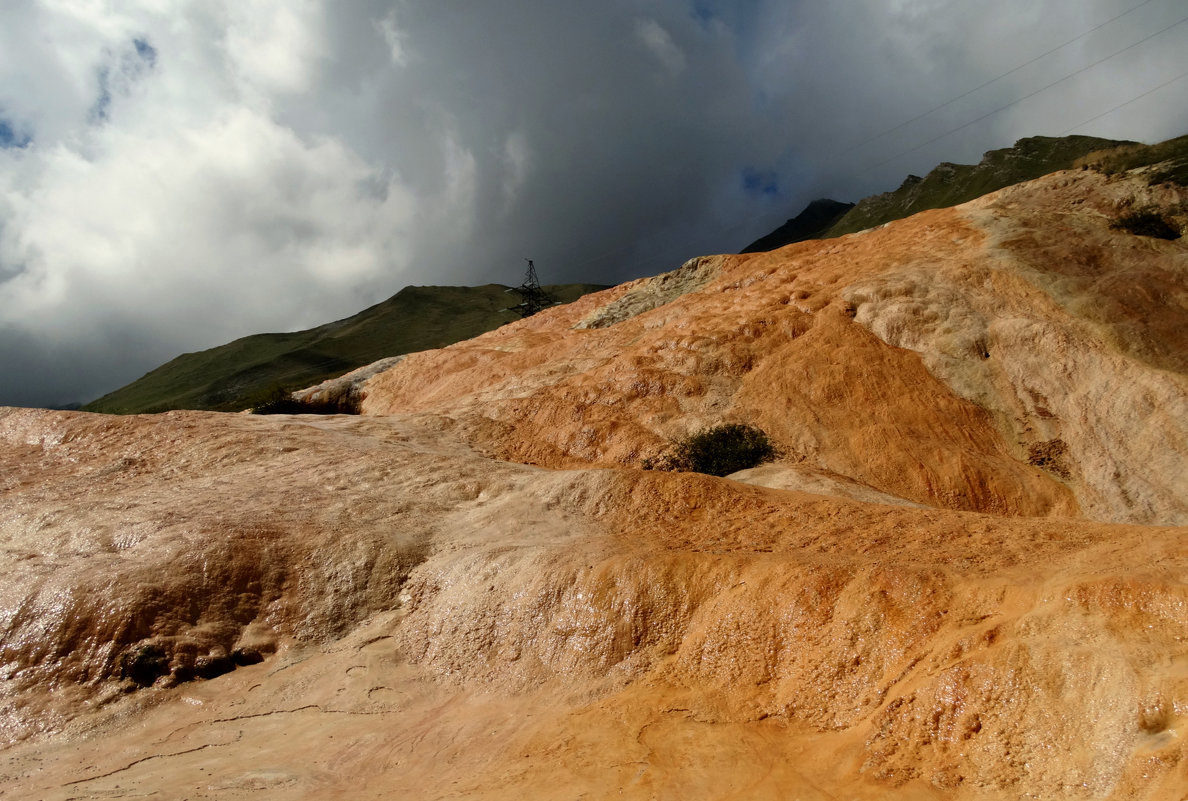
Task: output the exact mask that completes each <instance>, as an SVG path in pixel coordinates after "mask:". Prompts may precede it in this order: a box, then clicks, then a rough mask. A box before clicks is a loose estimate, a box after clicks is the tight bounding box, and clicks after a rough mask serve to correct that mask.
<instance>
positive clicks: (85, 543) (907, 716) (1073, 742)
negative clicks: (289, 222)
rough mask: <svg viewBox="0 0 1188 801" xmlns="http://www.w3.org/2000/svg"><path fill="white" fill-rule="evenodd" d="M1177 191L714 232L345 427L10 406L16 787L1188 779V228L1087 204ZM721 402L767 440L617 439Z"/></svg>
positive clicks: (1110, 186) (465, 357)
mask: <svg viewBox="0 0 1188 801" xmlns="http://www.w3.org/2000/svg"><path fill="white" fill-rule="evenodd" d="M1183 201H1184V197H1183V196H1182V193H1181V192H1180V190H1175V189H1172V188H1168V187H1158V186H1156V187H1150V186H1147V184H1146V182H1145V181H1141V180H1136V179H1132V178H1129V177H1125V176H1114V177H1106V176H1103V175H1100V174H1098V173H1094V172H1077V173H1064V174H1058V175H1055V176H1050V177H1048V178H1044V179H1042V180H1040V181H1038V182H1033V183H1032V184H1028V185H1024V186H1019V187H1015V188H1012V189H1008V190H1004V191H1003V192H999V193H997V194H995V195H991V196H988V197H986V198H984V199H982V200H979V201H977V202H975V203H973V204H969V205H966V206H964V207H960V208H957V209H946V210H938V211H932V212H928V213H925V214H921V215H917V216H915V217H913V218H911V219H908V220H904V221H901V222H898V223H895V224H892V225H889V226H886V227H884V228H880V229H877V230H872V231H867V232H865V233H862V234H859V235H855V236H848V237H843V238H841V239H838V240H832V241H829V242H805V243H799V244H794V245H790V246H788V247H786V248H783V249H781V250H777V251H774V252H769V253H763V254H751V255H741V256H722V257H713V258H709V259H703V260H698V261H695V262H693V263H691V264H690V265H687V266H686V267H685V268H682V270H680V271H677V272H675V273H672V274H668V275H666V276H661V277H658V278H656V279H650V280H645V281H640V282H634V283H632V284H629V285H625V286H622V287H617V288H614V289H611V290H607V291H605V292H601V293H598V294H596V295H588V296H586V297H584V298H582V299H581V300H579V301H577V302H575V303H573V304H570V305H568V306H563V307H557V308H554V309H549V310H546V311H544V312H542V313H540V314H538V315H535V316H533V317H530V318H527V319H525V320H522V321H520V322H517V323H513V324H511V325H509V326H506V327H504V328H502V329H500V330H498V331H494V332H492V333H489V334H486V335H484V336H482V337H479V338H477V339H474V340H471V341H468V342H464V343H459V344H456V345H453V346H450V347H448V348H443V349H439V350H431V351H423V352H420V353H414V354H410V355H408V356H407V357H405V358H403V359H401V360H400V361H399V362H397V363H393V364H386V365H377V366H376V368H375V372H374V375H371V376H370V377H367V375H366V374H361V375H356V376H354V377H353V378H351V379H348V380H347V381H346V382H344V383H343V384H342V386H343V387H347V388H348V389H350V391H352V392H357V393H358V395H359V396H360V397H362V405H363V411H364V412H365V414H364V415H363V416H348V415H336V416H326V417H318V416H312V415H308V416H307V415H296V416H290V415H276V416H271V417H256V416H251V415H224V414H215V413H201V412H187V413H178V412H175V413H169V414H166V415H158V416H142V417H124V418H114V417H107V416H101V415H91V414H83V413H70V412H50V411H44V410H16V409H10V410H0V465H3V472H2V473H0V499H2V501H3V502H2V503H0V542H3V545H4V547H3V549H2V550H0V567H2V568H3V570H4V573H5V576H6V577H7V581H6V582H5V585H4V587H2V588H0V656H2V657H3V658H2V660H0V664H2V665H3V672H2V673H0V692H2V693H3V706H2V707H0V721H2V728H0V733H2V734H3V736H4V743H5V745H4V747H3V752H2V753H3V755H4V765H5V767H4V771H3V775H4V784H3V789H4V791H6V792H10V793H12V794H13V797H22V798H26V797H28V798H47V799H48V798H71V797H74V798H78V797H92V798H97V797H115V798H119V797H136V796H144V795H150V794H154V793H155V794H157V795H160V796H162V797H177V798H185V797H212V798H227V799H234V798H246V797H248V796H249V795H253V796H258V795H259V794H260V793H261V792H264V793H265V794H266V795H267V796H268V797H270V798H271V797H276V798H348V797H349V798H381V797H396V796H401V795H408V796H412V797H418V798H447V797H448V798H474V799H478V798H482V799H517V801H522V799H525V798H553V797H556V795H557V792H558V789H557V788H559V787H564V788H565V793H567V794H571V795H574V796H575V797H576V796H583V795H585V796H588V797H616V798H618V797H622V798H637V799H647V798H676V797H679V798H691V799H720V798H728V797H746V798H755V799H783V798H788V797H803V798H820V799H824V798H837V797H845V798H854V799H875V798H879V799H885V798H892V799H919V798H955V799H971V800H972V799H1000V798H1021V797H1042V798H1051V799H1097V798H1116V799H1150V801H1156V799H1165V798H1178V797H1182V796H1183V795H1184V794H1185V792H1188V781H1186V780H1185V777H1184V772H1183V765H1184V759H1185V757H1186V756H1188V747H1186V745H1185V741H1184V739H1183V736H1182V730H1183V726H1184V719H1185V715H1186V714H1188V713H1186V710H1188V682H1186V681H1185V675H1188V674H1186V673H1185V670H1184V665H1185V664H1188V647H1186V646H1185V644H1184V641H1183V640H1184V637H1183V632H1184V631H1185V626H1186V624H1188V617H1186V614H1188V613H1186V612H1185V609H1188V589H1186V588H1185V584H1184V581H1183V576H1184V575H1185V570H1186V569H1188V546H1186V545H1185V543H1186V542H1188V528H1185V527H1183V526H1182V525H1180V527H1176V526H1175V525H1173V524H1182V523H1183V522H1184V521H1185V507H1184V499H1185V498H1186V497H1188V492H1186V491H1185V490H1186V488H1185V486H1184V484H1183V481H1184V478H1183V477H1184V476H1185V475H1186V474H1188V471H1186V470H1185V469H1184V466H1185V436H1184V432H1185V427H1186V425H1188V423H1185V421H1186V420H1188V416H1186V415H1185V414H1184V403H1185V398H1186V397H1188V391H1186V390H1188V386H1186V385H1185V369H1184V365H1182V364H1181V363H1180V361H1179V360H1180V359H1182V357H1183V354H1184V353H1185V352H1188V351H1186V350H1185V348H1184V345H1185V344H1188V343H1184V342H1183V341H1182V339H1180V338H1181V337H1183V336H1185V335H1184V333H1183V331H1184V330H1186V329H1185V327H1184V326H1183V321H1184V319H1185V316H1186V315H1185V306H1184V303H1183V298H1185V297H1188V291H1185V281H1186V269H1185V268H1186V260H1185V259H1186V255H1185V254H1186V253H1188V251H1186V250H1185V248H1186V247H1188V246H1186V245H1184V244H1183V243H1182V241H1165V240H1152V239H1148V238H1141V237H1136V236H1134V235H1132V234H1128V233H1125V232H1123V231H1118V230H1115V229H1113V228H1111V227H1110V222H1111V220H1112V219H1113V218H1114V217H1116V215H1117V214H1118V213H1119V211H1120V210H1122V209H1125V208H1129V207H1131V206H1133V205H1134V204H1139V203H1141V204H1143V205H1154V206H1158V207H1160V208H1165V209H1167V210H1168V213H1169V214H1171V215H1172V216H1173V217H1175V219H1177V220H1181V218H1180V217H1176V215H1177V214H1180V212H1178V211H1176V209H1177V208H1180V207H1179V206H1177V204H1180V203H1182V202H1183ZM1179 224H1183V221H1182V220H1181V221H1180V223H1179ZM322 389H323V390H325V389H333V388H332V387H323V388H322ZM339 389H341V387H340V388H339ZM724 420H729V421H738V422H746V423H750V424H753V425H758V426H760V427H762V428H763V429H764V430H765V431H767V432H768V434H769V435H770V436H771V438H772V439H773V440H774V441H775V442H776V444H777V445H778V446H779V449H780V452H781V455H780V457H779V459H778V460H777V461H775V462H773V463H771V464H767V465H764V466H761V467H759V468H755V469H752V470H748V471H744V472H742V473H739V474H735V475H734V476H730V477H727V478H714V477H710V476H704V475H699V474H692V473H675V472H662V471H653V470H644V469H641V467H640V463H641V459H642V458H643V457H645V456H648V455H651V454H653V453H655V452H657V450H658V449H660V448H662V447H663V446H664V444H665V443H666V442H667V441H668V440H669V439H670V438H672V437H676V436H679V435H682V434H684V433H686V432H689V431H692V430H695V429H698V428H701V427H703V426H705V425H707V424H710V423H714V422H718V421H724Z"/></svg>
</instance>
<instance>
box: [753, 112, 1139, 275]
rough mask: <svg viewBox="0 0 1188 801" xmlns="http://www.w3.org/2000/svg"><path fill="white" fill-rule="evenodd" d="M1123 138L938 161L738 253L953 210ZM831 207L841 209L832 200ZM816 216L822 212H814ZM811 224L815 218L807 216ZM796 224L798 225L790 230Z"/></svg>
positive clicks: (1045, 141)
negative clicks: (823, 218) (833, 213)
mask: <svg viewBox="0 0 1188 801" xmlns="http://www.w3.org/2000/svg"><path fill="white" fill-rule="evenodd" d="M1138 144H1139V143H1138V142H1132V141H1130V140H1125V139H1102V138H1099V137H1095V136H1079V135H1073V136H1060V137H1051V136H1028V137H1024V138H1022V139H1019V140H1018V141H1016V142H1015V144H1014V145H1012V146H1011V147H1007V148H999V149H996V150H988V151H986V152H985V153H984V154H982V159H981V161H979V162H978V163H977V164H954V163H952V162H941V163H940V164H938V165H937V166H936V167H934V168H933V169H932V170H931V171H930V172H929V173H928V174H927V175H926V176H924V177H923V178H921V177H920V176H918V175H909V176H907V177H906V178H904V180H903V183H902V184H900V186H899V188H898V189H895V190H893V191H891V192H883V193H879V194H874V195H870V196H868V197H865V198H863V199H862V200H859V201H858V202H857V203H851V204H849V206H850V208H849V209H847V210H846V211H845V212H844V213H841V214H839V216H838V217H837V218H836V219H834V220H832V221H830V222H828V224H819V225H818V224H816V223H815V222H808V220H806V223H807V224H805V223H798V221H800V220H801V218H802V217H804V215H806V214H809V213H810V210H812V209H813V208H814V205H815V204H820V203H822V201H821V200H815V201H813V202H812V203H810V204H809V206H808V207H806V208H805V210H804V211H803V212H801V214H800V215H799V216H797V217H795V218H793V219H791V220H789V221H788V222H787V223H785V224H784V225H782V226H780V227H779V228H777V229H776V230H775V231H772V232H771V233H769V234H767V235H765V236H763V237H760V238H759V239H757V240H755V241H754V242H752V243H751V244H750V245H747V247H745V248H744V249H743V250H741V251H740V252H741V253H750V252H754V251H756V250H771V249H773V248H774V247H781V246H783V245H787V244H791V243H792V242H801V241H804V240H806V239H831V238H833V237H837V236H843V235H844V234H850V233H854V232H856V231H861V230H864V229H866V228H872V227H874V226H876V225H882V224H884V223H888V222H891V221H892V220H900V219H903V218H904V217H908V216H910V215H912V214H915V213H917V212H920V211H927V210H928V209H936V208H944V207H946V206H955V205H957V204H959V203H965V202H966V201H970V200H973V199H974V198H977V197H981V196H982V195H985V194H988V193H990V192H993V191H996V190H998V189H1002V188H1004V187H1007V186H1011V185H1013V184H1017V183H1021V182H1023V181H1029V180H1032V179H1034V178H1039V177H1040V176H1042V175H1047V174H1048V173H1052V172H1056V171H1058V170H1066V169H1068V168H1070V167H1072V166H1073V165H1074V164H1076V163H1077V161H1078V160H1079V159H1083V158H1085V157H1086V156H1089V155H1090V154H1092V153H1096V152H1099V151H1105V150H1114V149H1117V148H1120V147H1130V146H1136V145H1138ZM828 202H829V203H833V204H839V205H841V204H840V203H839V201H836V200H830V201H828ZM815 214H816V216H820V212H816V213H815ZM809 219H810V220H815V219H816V217H815V216H810V218H809ZM794 223H796V224H795V225H794Z"/></svg>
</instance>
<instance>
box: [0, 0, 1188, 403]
mask: <svg viewBox="0 0 1188 801" xmlns="http://www.w3.org/2000/svg"><path fill="white" fill-rule="evenodd" d="M1130 9H1133V10H1131V11H1129V13H1125V15H1124V16H1122V17H1121V18H1120V19H1117V20H1115V21H1113V22H1109V23H1108V24H1106V25H1104V26H1102V27H1101V28H1100V29H1099V30H1096V31H1094V32H1093V33H1090V34H1089V35H1087V36H1083V37H1081V38H1079V39H1076V41H1073V42H1072V43H1071V44H1069V45H1068V46H1066V47H1062V48H1060V49H1058V50H1056V51H1055V52H1053V53H1051V54H1049V55H1047V56H1044V57H1043V58H1039V59H1037V60H1035V61H1034V62H1033V63H1030V64H1027V62H1028V61H1031V60H1032V59H1036V57H1037V56H1040V55H1041V54H1044V53H1045V52H1047V51H1049V50H1052V49H1053V48H1056V47H1057V46H1058V45H1061V44H1064V43H1066V42H1069V40H1072V39H1074V38H1075V37H1078V36H1079V35H1080V34H1083V33H1086V32H1088V31H1090V30H1092V29H1093V28H1094V27H1095V26H1098V25H1102V23H1106V22H1107V21H1109V20H1111V19H1113V18H1114V17H1118V16H1119V15H1122V14H1124V12H1127V11H1128V10H1130ZM1184 17H1188V9H1186V8H1185V6H1184V4H1183V2H1182V0H1147V1H1146V2H1141V0H1053V1H1052V2H1044V3H1036V2H1033V0H999V2H996V3H983V2H973V1H972V0H970V1H969V2H965V1H964V0H962V1H961V2H942V1H941V0H843V1H841V2H830V3H824V2H808V1H807V0H806V1H805V2H787V1H785V2H765V1H764V0H751V1H750V2H748V1H746V0H742V1H741V2H739V1H737V0H735V1H732V2H727V1H726V0H722V1H721V2H717V1H716V0H652V1H651V2H640V0H630V1H627V0H607V2H601V3H589V2H568V1H565V2H561V1H559V0H538V1H526V0H509V2H498V3H495V2H480V0H471V2H457V1H453V0H436V1H434V2H430V1H429V0H425V1H424V2H402V1H401V0H340V1H339V2H331V1H330V0H194V1H193V2H186V1H185V0H6V2H5V3H4V4H3V7H2V9H0V404H12V405H54V404H62V403H68V402H72V401H87V400H92V399H94V398H95V397H98V396H99V395H101V394H103V393H104V392H107V391H110V390H112V389H115V388H116V387H119V386H121V385H123V384H125V383H127V382H128V381H131V380H133V379H135V378H137V377H138V376H140V375H141V374H143V373H144V372H146V371H147V370H149V369H151V368H153V367H155V366H157V365H159V364H161V363H162V362H164V361H167V360H168V359H170V358H172V357H173V356H176V355H177V354H179V353H181V352H185V351H193V350H200V349H203V348H207V347H211V346H214V345H218V344H221V343H223V342H227V341H229V340H231V339H234V338H236V337H239V336H243V335H246V334H250V333H257V332H262V331H281V330H294V329H299V328H305V327H309V326H312V325H317V324H320V323H323V322H327V321H329V320H332V319H336V318H340V317H344V316H347V315H350V314H353V313H354V312H356V311H359V310H361V309H362V308H364V307H365V306H367V305H370V304H372V303H376V302H378V301H380V300H382V299H384V298H386V297H388V296H390V295H391V294H393V293H395V292H396V291H397V290H399V289H400V288H401V287H403V286H406V285H410V284H479V283H486V282H491V281H494V282H499V283H505V284H516V283H518V282H519V281H520V279H521V278H522V270H523V266H524V265H523V258H525V257H529V258H533V259H535V261H536V265H537V267H538V270H539V272H540V275H541V278H542V280H543V281H545V282H547V283H552V282H563V281H589V282H600V283H617V282H619V281H622V280H626V279H629V278H634V277H638V276H641V275H649V274H654V273H657V272H661V271H663V270H667V269H671V268H674V267H676V266H679V264H680V263H681V262H682V261H683V260H684V259H686V258H689V257H691V256H694V255H698V254H702V253H710V252H727V251H737V250H738V249H739V248H741V247H743V246H744V245H746V244H747V243H748V242H750V241H751V240H753V239H755V238H757V237H758V236H760V235H762V234H764V233H767V232H768V231H770V230H771V229H772V228H774V227H776V226H777V225H779V224H780V223H782V222H783V221H784V220H785V219H786V218H787V217H790V216H792V215H794V214H796V213H797V212H798V211H799V210H800V209H801V208H802V207H803V206H804V204H805V203H807V202H808V201H809V200H812V199H813V198H815V197H821V196H829V197H833V198H836V199H839V200H857V199H859V198H860V197H862V196H864V195H867V194H870V193H873V192H877V191H885V190H888V189H893V188H895V187H896V186H897V185H898V184H899V182H900V181H901V180H902V178H903V176H905V175H906V174H907V173H909V172H913V173H917V174H922V173H924V172H926V171H927V170H928V169H930V168H931V167H932V166H934V165H935V164H936V163H937V162H939V161H958V162H966V163H969V162H974V161H977V160H978V158H980V155H981V153H982V152H983V151H985V150H988V149H991V148H997V147H1005V146H1009V145H1010V144H1011V143H1012V142H1013V141H1014V140H1015V139H1017V138H1019V137H1022V136H1029V135H1036V134H1042V135H1059V134H1064V133H1070V132H1075V133H1088V134H1094V135H1100V136H1109V137H1116V138H1129V139H1138V140H1142V141H1148V142H1150V141H1158V140H1161V139H1166V138H1169V137H1172V136H1176V135H1179V134H1182V133H1185V132H1188V78H1186V77H1181V78H1180V79H1179V80H1174V81H1173V80H1172V79H1175V78H1176V77H1177V76H1183V75H1184V74H1185V73H1188V22H1185V23H1183V24H1179V25H1175V23H1177V22H1178V21H1180V20H1181V19H1182V18H1184ZM1160 31H1162V32H1160ZM1153 34H1154V35H1153ZM1148 36H1150V37H1151V38H1149V39H1147V41H1145V42H1142V41H1141V40H1143V39H1144V37H1148ZM1139 42H1141V43H1140V44H1135V43H1139ZM1132 44H1135V46H1133V47H1130V49H1127V50H1125V51H1124V52H1121V53H1120V54H1119V55H1116V56H1114V57H1112V58H1108V59H1106V57H1107V56H1110V55H1111V54H1113V53H1115V52H1116V51H1119V50H1123V48H1126V47H1128V46H1129V45H1132ZM1101 59H1106V60H1104V61H1102V63H1100V64H1098V65H1097V66H1090V65H1092V64H1093V63H1094V62H1096V61H1099V60H1101ZM1023 64H1027V65H1026V66H1024V67H1023V68H1022V69H1018V70H1016V71H1014V72H1012V73H1010V74H1009V75H1006V76H1005V77H1003V78H1002V79H1001V80H997V81H995V82H994V83H992V84H990V85H988V86H985V87H983V88H981V89H978V90H977V91H975V92H972V93H970V94H968V95H966V96H964V97H960V99H958V100H956V101H955V102H953V103H951V104H949V105H947V106H945V107H944V108H942V109H940V110H938V111H935V112H933V113H931V114H928V115H926V116H924V117H923V118H921V119H915V120H914V121H913V122H911V123H910V124H907V125H903V126H902V127H897V126H900V125H901V124H902V123H904V122H905V121H909V120H913V119H914V118H916V117H917V116H919V115H921V114H923V113H924V112H927V111H929V110H930V109H933V108H935V107H936V106H938V105H940V104H942V103H944V102H945V101H948V100H950V99H953V98H958V97H959V96H961V95H962V94H963V93H965V92H967V91H968V90H970V89H973V88H975V87H978V86H980V85H981V84H983V83H985V82H987V81H990V80H991V79H994V78H996V77H998V76H1001V75H1003V74H1004V73H1007V72H1008V71H1010V70H1012V69H1014V68H1016V67H1018V66H1020V65H1023ZM1086 67H1088V69H1084V68H1086ZM1082 69H1084V71H1083V72H1080V73H1078V74H1076V75H1074V76H1073V77H1071V78H1069V79H1068V80H1064V81H1061V82H1060V83H1058V84H1056V85H1054V86H1052V87H1051V88H1049V89H1046V90H1044V91H1042V92H1039V93H1038V94H1036V95H1035V96H1034V97H1030V98H1027V99H1025V100H1022V101H1021V102H1019V103H1017V104H1015V105H1013V106H1010V107H1009V108H1007V109H1006V110H1004V111H1001V112H999V113H996V114H993V115H991V116H988V117H986V118H985V119H982V120H980V121H978V122H976V123H974V124H972V125H968V126H966V127H964V128H961V127H960V126H963V125H965V123H968V122H971V121H973V120H976V119H978V118H979V117H981V116H983V115H986V114H988V113H989V112H992V111H994V110H995V109H998V108H1000V107H1002V106H1005V105H1007V104H1009V103H1011V102H1012V101H1015V100H1017V99H1019V98H1023V97H1025V96H1026V95H1028V94H1030V93H1032V92H1035V91H1036V90H1038V89H1041V88H1042V87H1044V86H1046V85H1047V84H1050V83H1052V82H1054V81H1057V80H1058V79H1060V78H1062V77H1063V76H1065V75H1069V74H1071V73H1074V72H1076V71H1077V70H1082ZM1169 81H1171V82H1170V83H1167V82H1169ZM1165 83H1166V85H1165V86H1163V87H1162V88H1159V89H1156V90H1155V91H1152V92H1151V93H1150V94H1148V95H1147V96H1145V97H1140V95H1143V94H1144V93H1146V92H1148V91H1150V90H1152V89H1155V88H1156V87H1159V86H1160V85H1161V84H1165ZM1135 98H1138V99H1135ZM1131 100H1134V102H1131V103H1129V104H1128V105H1125V106H1123V107H1122V108H1118V109H1117V110H1116V111H1113V112H1112V113H1106V112H1109V111H1110V110H1111V109H1113V108H1115V107H1116V106H1119V105H1120V104H1123V103H1127V102H1128V101H1131ZM1099 115H1100V116H1099ZM957 129H959V130H957ZM949 132H952V133H949ZM946 134H947V135H946ZM872 138H873V141H867V140H871V139H872ZM930 140H935V141H930ZM922 143H927V144H925V145H924V146H923V147H918V148H917V147H916V146H917V145H920V144H922ZM913 148H915V149H913Z"/></svg>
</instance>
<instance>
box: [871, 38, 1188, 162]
mask: <svg viewBox="0 0 1188 801" xmlns="http://www.w3.org/2000/svg"><path fill="white" fill-rule="evenodd" d="M1185 22H1188V17H1183V18H1182V19H1180V20H1178V21H1177V22H1173V23H1172V24H1170V25H1167V26H1165V27H1163V28H1160V29H1159V30H1157V31H1155V32H1154V33H1152V34H1150V35H1148V36H1144V37H1143V38H1142V39H1139V40H1138V41H1137V42H1135V43H1133V44H1129V45H1127V46H1126V47H1123V48H1122V49H1121V50H1115V51H1114V52H1113V53H1110V54H1109V55H1108V56H1105V57H1103V58H1100V59H1098V60H1097V61H1094V62H1093V63H1092V64H1088V65H1086V66H1084V67H1081V68H1080V69H1078V70H1074V71H1073V72H1070V73H1069V74H1068V75H1065V76H1064V77H1063V78H1058V79H1056V80H1055V81H1052V82H1051V83H1049V84H1045V85H1044V86H1041V87H1040V88H1039V89H1036V90H1035V91H1034V92H1029V93H1028V94H1025V95H1023V96H1022V97H1020V98H1016V99H1015V100H1012V101H1011V102H1010V103H1007V104H1006V105H1005V106H999V107H998V108H996V109H994V110H993V111H988V112H986V113H985V114H983V115H982V116H980V117H978V118H977V119H973V120H970V121H969V122H967V123H965V124H964V125H959V126H957V127H956V128H952V129H950V130H948V131H945V132H944V133H943V134H940V135H939V136H934V137H933V138H931V139H929V140H928V141H926V142H921V143H920V144H918V145H916V146H915V147H912V148H909V149H908V150H904V151H903V152H901V153H897V154H895V155H894V156H891V157H890V158H887V159H884V160H883V161H880V162H878V163H877V164H871V165H869V166H867V167H866V168H865V169H867V170H874V169H878V168H879V167H882V166H883V165H884V164H889V163H891V162H892V161H895V160H896V159H899V158H902V157H904V156H906V155H908V154H909V153H915V152H916V151H917V150H919V149H920V148H923V147H927V146H928V145H931V144H932V143H934V142H938V141H940V140H941V139H944V138H945V137H946V136H949V135H951V134H955V133H957V132H958V131H962V130H965V129H966V128H968V127H969V126H971V125H975V124H976V123H979V122H981V121H982V120H984V119H986V118H988V117H993V116H994V115H995V114H997V113H999V112H1000V111H1005V110H1007V109H1008V108H1010V107H1011V106H1016V105H1018V104H1019V103H1022V102H1023V101H1024V100H1028V99H1029V98H1032V97H1035V96H1036V95H1038V94H1040V93H1041V92H1045V91H1047V90H1048V89H1051V88H1052V87H1053V86H1056V85H1057V84H1061V83H1064V82H1065V81H1067V80H1068V79H1069V78H1074V77H1076V76H1077V75H1080V74H1081V73H1082V72H1085V71H1086V70H1091V69H1093V68H1094V67H1096V66H1097V65H1099V64H1103V63H1105V62H1106V61H1109V60H1110V59H1112V58H1114V57H1115V56H1120V55H1122V54H1123V53H1125V52H1126V51H1128V50H1133V49H1134V48H1136V47H1138V46H1139V45H1141V44H1143V43H1144V42H1147V41H1150V40H1151V39H1154V38H1155V37H1156V36H1159V35H1160V34H1163V33H1166V32H1167V31H1170V30H1171V29H1172V28H1175V27H1177V26H1179V25H1183V24H1184V23H1185ZM1136 99H1137V98H1136Z"/></svg>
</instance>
